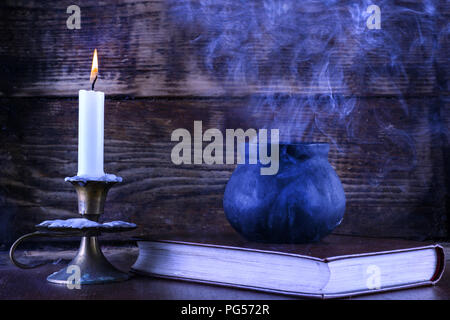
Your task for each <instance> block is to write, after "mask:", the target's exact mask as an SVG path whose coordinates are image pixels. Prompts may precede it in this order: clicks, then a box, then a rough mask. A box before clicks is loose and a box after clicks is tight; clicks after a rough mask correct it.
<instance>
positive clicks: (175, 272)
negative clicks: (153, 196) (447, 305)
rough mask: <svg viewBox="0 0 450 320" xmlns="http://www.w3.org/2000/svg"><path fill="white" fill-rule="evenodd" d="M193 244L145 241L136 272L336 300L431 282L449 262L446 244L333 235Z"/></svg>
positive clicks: (225, 239) (223, 239)
mask: <svg viewBox="0 0 450 320" xmlns="http://www.w3.org/2000/svg"><path fill="white" fill-rule="evenodd" d="M185 239H186V238H185ZM191 240H195V239H191ZM191 240H189V239H187V240H185V241H180V240H179V238H175V239H173V240H141V241H138V246H139V257H138V259H137V261H136V262H135V264H134V265H133V266H132V270H133V271H134V272H136V273H140V274H145V275H150V276H154V277H162V278H170V279H178V280H186V281H194V282H200V283H208V284H215V285H222V286H231V287H238V288H246V289H252V290H260V291H266V292H274V293H281V294H288V295H297V296H304V297H311V298H337V297H345V296H353V295H359V294H368V293H375V292H382V291H388V290H395V289H404V288H410V287H416V286H423V285H432V284H435V283H436V282H437V281H438V280H439V279H440V277H441V275H442V273H443V270H444V263H445V258H444V250H443V248H442V247H441V246H439V245H435V244H430V245H421V246H417V244H418V243H417V242H409V241H402V240H388V239H371V238H359V237H348V236H329V237H327V238H326V239H325V240H324V241H322V242H321V243H318V244H312V245H274V244H261V243H249V242H246V241H243V240H242V239H237V240H236V239H235V238H234V237H233V236H231V237H230V236H225V237H214V239H213V238H210V239H209V240H204V239H202V240H201V241H191ZM420 244H421V243H420ZM333 253H336V254H333Z"/></svg>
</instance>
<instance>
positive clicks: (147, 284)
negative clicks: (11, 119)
mask: <svg viewBox="0 0 450 320" xmlns="http://www.w3.org/2000/svg"><path fill="white" fill-rule="evenodd" d="M447 249H448V248H447ZM103 251H104V253H105V256H107V257H108V259H110V261H111V262H112V263H113V264H114V265H116V266H117V267H119V268H120V269H122V270H128V269H129V267H130V266H131V265H132V264H133V262H134V261H135V259H136V257H137V253H138V251H137V248H135V247H120V248H112V247H104V248H103ZM447 251H448V250H447ZM74 253H75V251H74V250H55V249H48V248H45V249H42V250H28V251H20V252H18V253H17V256H18V257H19V260H20V261H23V262H29V261H37V260H43V259H45V260H48V261H49V263H48V264H46V265H44V266H42V267H39V268H37V269H31V270H21V269H18V268H16V267H15V266H13V265H12V264H11V262H10V261H9V258H8V253H7V252H6V251H0V299H50V300H56V299H89V300H92V299H108V300H111V299H194V300H196V299H212V300H214V299H225V300H246V299H252V300H253V299H255V300H258V299H261V300H266V299H297V298H296V297H290V296H285V295H277V294H267V293H261V292H255V291H250V290H241V289H234V288H225V287H218V286H211V285H203V284H196V283H189V282H182V281H174V280H163V279H155V278H148V277H143V276H138V275H134V276H133V277H132V279H131V280H129V281H126V282H121V283H112V284H105V285H85V286H82V287H81V289H79V290H77V289H72V290H70V289H68V288H67V287H66V286H63V285H56V284H51V283H49V282H47V281H46V277H47V276H48V275H49V274H51V273H53V272H55V271H57V270H59V269H61V268H62V267H63V266H64V265H65V264H66V263H67V262H68V261H69V260H70V259H71V257H72V256H73V255H74ZM447 257H448V255H447ZM352 299H364V300H366V299H374V300H397V299H401V300H410V299H411V300H416V299H421V300H432V299H436V300H447V299H450V268H449V266H448V258H447V267H446V270H445V272H444V275H443V277H442V279H441V280H440V282H439V283H438V284H437V285H435V286H430V287H420V288H414V289H407V290H400V291H394V292H388V293H379V294H373V295H365V296H359V297H354V298H352Z"/></svg>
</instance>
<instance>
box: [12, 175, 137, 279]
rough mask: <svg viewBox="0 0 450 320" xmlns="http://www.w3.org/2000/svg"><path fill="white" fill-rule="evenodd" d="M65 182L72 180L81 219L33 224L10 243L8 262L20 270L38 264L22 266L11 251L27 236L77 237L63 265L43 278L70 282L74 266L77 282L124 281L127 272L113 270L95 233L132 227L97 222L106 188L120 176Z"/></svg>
mask: <svg viewBox="0 0 450 320" xmlns="http://www.w3.org/2000/svg"><path fill="white" fill-rule="evenodd" d="M65 180H66V181H69V182H70V183H72V185H73V186H74V187H75V189H76V191H77V195H78V213H79V214H80V215H81V216H82V218H81V219H68V220H50V221H44V222H43V223H41V224H38V225H36V229H37V231H36V232H33V233H29V234H26V235H24V236H22V237H20V238H19V239H17V241H16V242H15V243H14V244H13V245H12V246H11V249H10V259H11V261H12V262H13V263H14V264H15V265H16V266H18V267H19V268H23V269H30V268H34V267H37V266H38V265H25V264H22V263H20V262H18V261H17V260H16V259H15V257H14V252H15V250H16V248H17V247H18V245H19V244H20V243H21V242H22V241H24V240H25V239H28V238H31V237H43V236H45V237H69V236H81V243H80V248H79V249H78V253H77V255H76V256H75V258H73V260H72V261H71V262H70V263H69V264H68V266H67V267H65V268H63V269H61V270H59V271H57V272H55V273H53V274H51V275H49V276H48V277H47V280H48V281H50V282H53V283H58V284H69V283H73V281H74V280H73V276H72V275H73V273H74V271H73V270H74V269H73V268H74V267H73V266H75V267H77V268H79V269H78V270H79V272H80V277H79V281H78V283H79V284H82V285H83V284H99V283H108V282H117V281H123V280H127V279H128V278H129V275H128V274H127V273H125V272H122V271H119V270H117V269H116V268H115V267H114V266H113V265H112V264H111V263H110V262H109V261H108V260H107V259H106V258H105V256H104V255H103V252H102V250H101V248H100V244H99V240H98V236H99V235H100V234H101V233H103V232H109V233H115V232H123V231H130V230H133V229H135V228H136V225H135V224H132V223H127V222H123V221H114V222H108V223H98V220H99V217H100V215H102V214H103V212H104V207H105V201H106V195H107V193H108V191H109V189H110V188H111V187H112V186H113V185H114V184H116V183H117V182H121V181H122V178H120V177H116V176H114V175H105V179H101V180H95V179H85V178H83V177H78V176H75V177H70V178H66V179H65Z"/></svg>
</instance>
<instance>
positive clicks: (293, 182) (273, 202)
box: [223, 143, 345, 243]
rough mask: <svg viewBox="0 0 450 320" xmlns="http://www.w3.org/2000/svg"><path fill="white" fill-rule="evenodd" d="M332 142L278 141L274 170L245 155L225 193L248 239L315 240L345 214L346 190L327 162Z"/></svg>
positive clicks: (230, 218) (226, 207)
mask: <svg viewBox="0 0 450 320" xmlns="http://www.w3.org/2000/svg"><path fill="white" fill-rule="evenodd" d="M329 148H330V147H329V145H328V144H327V143H299V144H281V143H280V144H279V170H278V173H276V174H274V175H261V171H260V169H261V167H262V166H263V165H261V164H260V163H259V161H258V163H257V164H248V156H246V158H247V161H246V164H239V165H238V166H237V167H236V169H235V170H234V172H233V174H232V176H231V178H230V180H229V181H228V183H227V186H226V188H225V194H224V199H223V206H224V210H225V214H226V216H227V219H228V221H229V222H230V224H231V225H232V226H233V228H234V229H236V231H237V232H239V233H240V234H241V235H242V236H244V237H245V238H246V239H247V240H250V241H258V242H272V243H308V242H317V241H319V240H320V239H322V238H323V237H325V236H326V235H328V234H329V233H330V232H331V231H333V230H334V229H335V228H336V227H337V226H338V225H339V224H340V223H341V221H342V218H343V216H344V212H345V193H344V189H343V188H342V184H341V182H340V180H339V177H338V176H337V174H336V172H335V171H334V169H333V168H332V167H331V165H330V164H329V162H328V151H329ZM246 150H248V144H247V145H246ZM268 150H270V145H269V146H268ZM265 166H266V167H267V166H269V165H265Z"/></svg>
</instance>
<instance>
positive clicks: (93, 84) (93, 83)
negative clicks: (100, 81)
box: [92, 76, 97, 91]
mask: <svg viewBox="0 0 450 320" xmlns="http://www.w3.org/2000/svg"><path fill="white" fill-rule="evenodd" d="M95 81H97V76H95V79H94V81H93V82H92V91H94V86H95Z"/></svg>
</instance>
